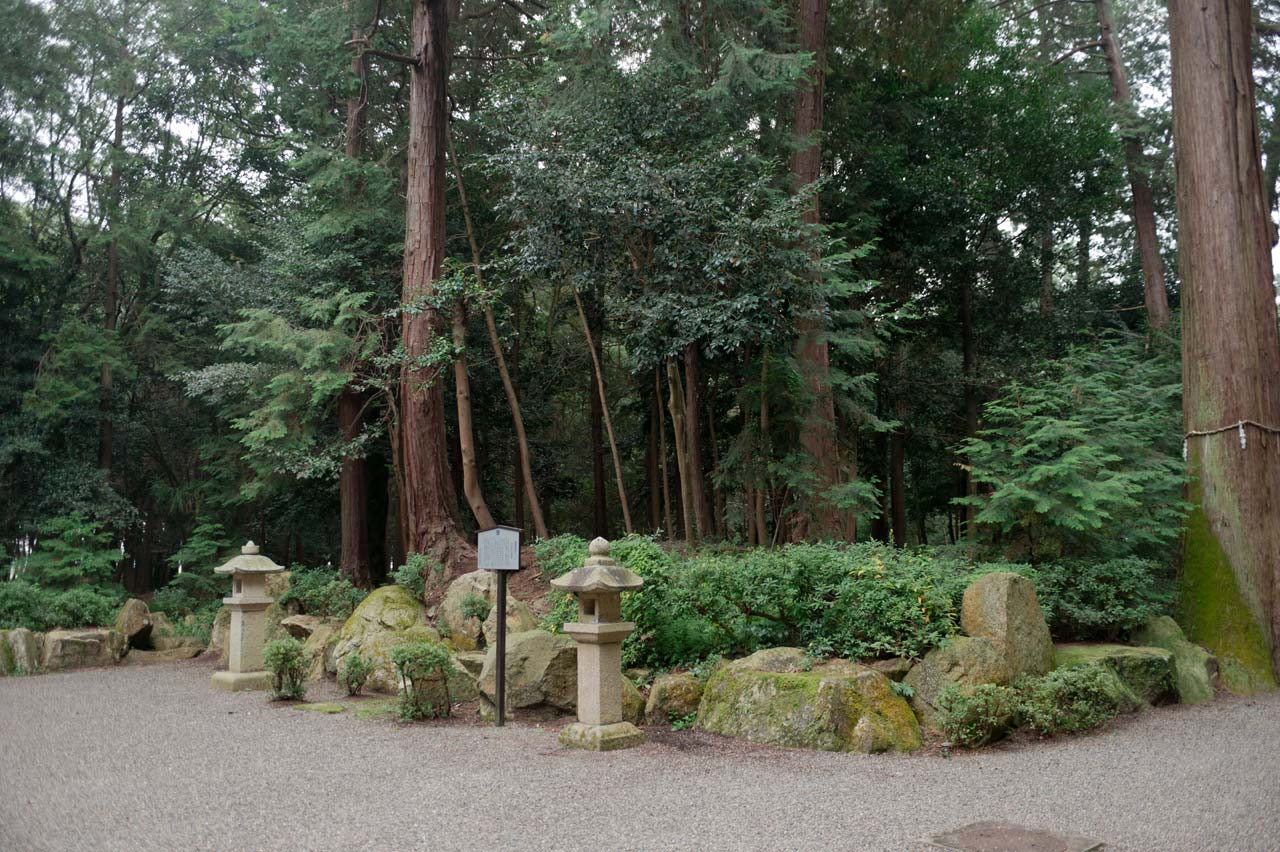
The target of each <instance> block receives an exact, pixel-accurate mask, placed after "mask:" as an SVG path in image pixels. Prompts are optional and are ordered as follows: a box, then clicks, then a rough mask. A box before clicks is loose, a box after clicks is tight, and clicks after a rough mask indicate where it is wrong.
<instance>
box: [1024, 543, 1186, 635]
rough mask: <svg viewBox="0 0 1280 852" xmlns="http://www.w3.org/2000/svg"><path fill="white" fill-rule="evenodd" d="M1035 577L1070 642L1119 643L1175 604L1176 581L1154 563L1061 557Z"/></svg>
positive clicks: (1052, 618)
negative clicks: (1084, 640) (1128, 634)
mask: <svg viewBox="0 0 1280 852" xmlns="http://www.w3.org/2000/svg"><path fill="white" fill-rule="evenodd" d="M1034 579H1035V582H1036V596H1037V597H1038V598H1039V599H1040V600H1041V607H1042V608H1044V609H1045V610H1046V611H1045V618H1047V619H1048V620H1049V624H1050V626H1051V628H1052V630H1053V634H1054V636H1055V637H1057V638H1059V639H1064V640H1065V639H1107V640H1111V641H1115V640H1116V639H1119V638H1120V637H1121V635H1124V634H1127V633H1128V632H1129V631H1131V630H1133V629H1134V628H1136V627H1139V626H1141V625H1142V624H1144V623H1145V622H1146V621H1147V619H1149V618H1151V617H1153V616H1157V615H1165V614H1166V613H1168V611H1169V609H1170V607H1171V606H1172V605H1173V600H1174V583H1173V578H1172V577H1171V576H1169V574H1168V573H1167V572H1166V571H1165V570H1164V569H1163V568H1162V567H1161V566H1160V565H1159V564H1158V563H1156V562H1152V561H1151V560H1149V559H1138V558H1135V557H1128V558H1122V559H1108V560H1106V561H1103V562H1096V561H1090V560H1086V559H1060V560H1058V561H1056V562H1051V563H1047V564H1044V565H1041V566H1039V567H1038V569H1037V570H1036V572H1035V577H1034ZM1045 601H1048V604H1049V605H1048V606H1047V607H1046V606H1045Z"/></svg>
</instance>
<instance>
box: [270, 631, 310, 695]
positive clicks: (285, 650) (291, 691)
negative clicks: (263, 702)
mask: <svg viewBox="0 0 1280 852" xmlns="http://www.w3.org/2000/svg"><path fill="white" fill-rule="evenodd" d="M262 662H263V664H264V665H266V667H267V671H269V672H271V674H272V677H273V678H274V679H275V680H274V684H275V693H274V695H275V697H276V698H303V697H305V696H306V694H307V689H306V687H305V686H304V685H303V681H304V680H305V678H306V675H307V663H306V657H305V656H304V654H303V650H302V643H301V642H300V641H298V640H297V639H294V638H293V637H292V636H290V637H288V638H285V639H272V640H271V641H270V642H268V643H267V645H266V647H265V648H264V649H263V651H262Z"/></svg>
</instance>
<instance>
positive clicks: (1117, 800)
mask: <svg viewBox="0 0 1280 852" xmlns="http://www.w3.org/2000/svg"><path fill="white" fill-rule="evenodd" d="M211 670H212V669H211V666H210V665H209V664H207V663H203V662H201V661H200V660H194V661H189V662H182V663H166V664H158V665H153V666H138V667H119V668H113V669H94V670H83V671H75V672H65V673H55V674H47V675H40V676H37V677H23V678H0V788H2V789H3V791H4V792H3V795H0V849H3V850H23V852H43V850H95V851H96V850H219V851H220V852H224V851H225V850H241V849H307V850H344V852H345V850H366V849H367V850H385V849H431V850H463V849H468V850H470V849H477V850H509V849H533V850H578V849H582V850H613V849H619V850H623V849H626V850H634V849H643V850H649V849H654V850H685V849H688V850H712V849H714V850H738V849H753V850H754V849H764V850H772V849H777V850H808V849H823V850H834V849H839V850H876V852H884V850H922V849H926V848H928V847H927V846H925V840H924V838H927V837H929V836H932V835H936V834H938V833H940V832H945V831H948V830H951V829H954V828H956V827H959V826H963V825H967V824H970V823H973V822H979V821H982V820H1003V821H1008V822H1011V823H1015V824H1018V825H1022V826H1027V827H1029V828H1039V829H1044V830H1049V831H1055V832H1059V833H1063V834H1074V835H1084V836H1087V837H1091V838H1097V839H1099V840H1103V841H1105V842H1106V843H1107V846H1106V849H1108V850H1135V852H1136V850H1164V851H1165V852H1179V850H1203V849H1230V850H1235V852H1249V851H1250V850H1275V849H1278V848H1280V809H1277V808H1276V807H1275V803H1276V802H1277V801H1280V773H1277V772H1276V770H1275V767H1276V766H1278V765H1280V694H1270V695H1262V696H1253V697H1249V698H1225V699H1220V700H1218V701H1216V702H1214V703H1212V704H1205V705H1197V706H1192V707H1187V706H1171V707H1162V708H1158V709H1156V710H1153V711H1151V712H1148V713H1144V714H1140V715H1138V716H1134V717H1129V718H1127V719H1125V720H1124V721H1122V722H1121V723H1119V724H1117V725H1115V726H1113V727H1112V728H1110V729H1109V730H1107V731H1104V732H1102V733H1099V734H1096V735H1093V736H1085V737H1079V738H1075V739H1067V740H1061V741H1049V742H1041V743H1033V744H1030V745H1015V746H1005V747H997V748H994V749H991V750H988V751H984V752H979V753H958V754H955V755H954V756H953V757H952V758H951V759H950V760H944V759H942V758H941V757H938V756H936V755H930V754H915V755H854V754H828V753H817V752H803V751H790V750H784V749H776V748H770V747H764V746H753V745H749V744H744V743H740V742H737V741H733V740H727V739H723V738H719V737H715V736H712V735H709V734H701V733H696V732H692V731H683V732H678V733H672V732H669V731H667V730H666V729H660V728H652V729H649V737H648V741H647V742H646V743H645V744H644V745H642V746H640V747H638V748H634V749H629V750H626V751H620V752H609V753H604V754H598V753H591V752H582V751H576V750H569V749H565V748H562V747H560V746H559V745H557V743H556V732H555V731H554V730H550V729H547V728H539V727H536V726H534V725H531V724H525V723H514V724H509V725H508V727H506V728H503V729H495V728H491V727H484V726H480V725H468V724H460V723H455V724H448V725H445V724H430V725H419V726H411V727H399V726H397V725H396V724H395V723H394V722H390V721H382V720H371V719H361V718H359V716H360V714H358V713H340V714H336V715H328V714H323V713H299V712H294V711H292V710H290V709H288V707H280V706H271V705H268V703H267V702H266V698H265V696H264V695H262V694H261V693H239V694H227V693H220V692H213V691H211V690H210V688H209V675H210V672H211ZM338 696H339V693H338V692H337V691H336V690H335V689H333V688H332V687H331V686H330V687H326V688H325V689H315V690H313V692H312V694H311V695H309V696H308V698H309V699H310V700H316V701H322V700H333V699H334V698H337V697H338ZM129 766H146V767H147V783H146V785H145V786H138V785H136V784H130V783H128V782H127V780H125V779H123V778H122V776H121V771H122V768H123V767H129ZM587 800H590V802H591V805H590V806H589V807H584V806H583V803H584V802H585V801H587Z"/></svg>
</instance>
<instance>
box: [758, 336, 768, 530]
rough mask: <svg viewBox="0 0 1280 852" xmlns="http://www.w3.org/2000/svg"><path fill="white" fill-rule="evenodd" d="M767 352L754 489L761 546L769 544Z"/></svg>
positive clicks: (762, 373) (762, 362)
mask: <svg viewBox="0 0 1280 852" xmlns="http://www.w3.org/2000/svg"><path fill="white" fill-rule="evenodd" d="M769 449H770V447H769V352H768V350H766V351H765V353H764V356H763V357H762V358H761V359H760V458H759V459H757V461H758V463H759V464H760V468H761V475H760V487H759V488H757V489H756V505H755V513H756V537H757V538H758V539H759V541H760V546H761V547H768V546H769V523H768V519H767V518H766V517H765V492H766V491H768V490H769V485H770V483H769Z"/></svg>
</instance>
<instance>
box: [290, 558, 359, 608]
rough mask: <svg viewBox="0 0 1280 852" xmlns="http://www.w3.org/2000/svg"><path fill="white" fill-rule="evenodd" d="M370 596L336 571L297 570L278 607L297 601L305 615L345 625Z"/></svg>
mask: <svg viewBox="0 0 1280 852" xmlns="http://www.w3.org/2000/svg"><path fill="white" fill-rule="evenodd" d="M368 595H369V593H368V592H367V591H365V590H364V589H357V588H356V587H355V586H354V585H352V583H351V581H350V580H348V579H347V578H346V577H343V576H342V575H341V574H340V573H338V571H336V570H335V569H333V568H327V567H322V568H294V569H293V570H291V571H290V572H289V588H288V589H287V590H285V592H284V594H282V595H281V596H280V599H279V600H278V601H277V603H279V604H280V605H281V606H284V605H286V604H288V603H290V602H294V601H296V602H297V603H298V604H299V605H300V606H301V607H302V611H303V612H305V613H308V614H310V615H318V616H323V617H327V618H337V619H342V620H344V621H345V620H346V619H348V618H350V617H351V613H353V612H355V609H356V607H358V606H359V605H360V602H361V601H363V600H364V599H365V598H366V597H368Z"/></svg>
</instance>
